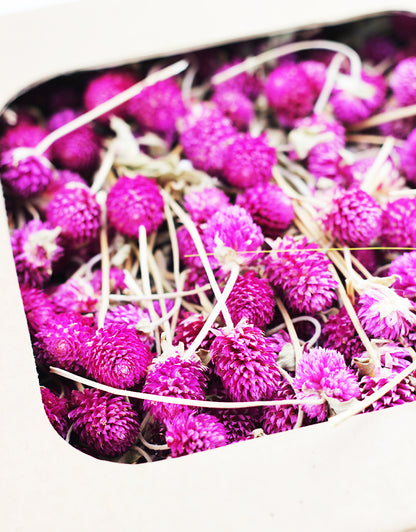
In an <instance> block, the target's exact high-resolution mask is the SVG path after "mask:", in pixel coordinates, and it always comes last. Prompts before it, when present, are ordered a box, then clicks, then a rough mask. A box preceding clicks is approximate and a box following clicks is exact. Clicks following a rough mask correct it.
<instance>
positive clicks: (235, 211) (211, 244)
mask: <svg viewBox="0 0 416 532" xmlns="http://www.w3.org/2000/svg"><path fill="white" fill-rule="evenodd" d="M202 241H203V243H204V245H205V249H206V251H207V252H208V253H214V254H215V255H214V256H209V260H210V263H211V265H212V266H213V267H215V268H218V267H219V266H221V268H222V269H223V270H224V271H227V269H228V268H229V265H230V262H232V261H234V262H237V263H239V264H244V265H249V264H251V263H253V262H254V261H255V260H256V259H257V258H258V256H259V251H260V248H261V246H262V245H263V242H264V236H263V234H262V232H261V229H260V227H259V226H258V225H256V224H255V223H254V222H253V219H252V218H251V216H250V214H249V213H248V212H247V211H246V210H245V209H243V208H242V207H239V206H238V205H232V206H229V207H224V208H223V209H221V210H220V211H218V212H217V213H215V214H214V215H213V216H212V217H211V218H210V219H209V220H208V222H207V223H206V224H205V227H204V228H203V233H202Z"/></svg>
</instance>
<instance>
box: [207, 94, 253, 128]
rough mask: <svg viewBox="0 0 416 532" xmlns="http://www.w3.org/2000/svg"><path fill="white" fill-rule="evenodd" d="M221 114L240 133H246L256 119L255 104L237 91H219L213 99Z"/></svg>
mask: <svg viewBox="0 0 416 532" xmlns="http://www.w3.org/2000/svg"><path fill="white" fill-rule="evenodd" d="M211 101H212V102H214V103H215V104H216V105H218V107H219V109H220V110H221V112H222V113H223V114H224V115H225V116H226V117H227V118H229V119H230V120H231V122H232V123H233V125H234V126H235V127H236V128H237V129H238V130H240V131H246V130H247V128H248V127H249V125H250V124H251V123H252V122H253V120H254V117H255V112H254V104H253V102H252V101H251V100H250V99H249V98H247V96H245V95H244V94H243V93H242V92H240V91H237V90H217V91H215V93H214V95H213V97H212V99H211Z"/></svg>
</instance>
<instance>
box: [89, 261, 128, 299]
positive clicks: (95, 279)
mask: <svg viewBox="0 0 416 532" xmlns="http://www.w3.org/2000/svg"><path fill="white" fill-rule="evenodd" d="M101 282H102V272H101V270H95V272H94V273H93V275H92V279H91V285H92V287H93V288H94V290H95V291H96V292H101ZM126 288H127V285H126V283H125V275H124V272H123V270H122V269H121V268H117V267H115V266H112V267H111V268H110V292H111V293H112V294H114V293H118V292H122V291H123V290H125V289H126Z"/></svg>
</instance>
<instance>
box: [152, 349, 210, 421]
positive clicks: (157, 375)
mask: <svg viewBox="0 0 416 532" xmlns="http://www.w3.org/2000/svg"><path fill="white" fill-rule="evenodd" d="M205 372H206V368H205V366H203V365H202V363H201V360H200V359H199V357H198V356H197V355H195V354H191V355H187V354H185V353H184V350H183V347H181V346H178V347H173V348H171V349H169V350H166V349H165V351H164V352H163V353H162V355H160V356H159V357H157V358H155V359H154V360H153V363H152V365H151V366H150V367H149V370H148V372H147V376H146V382H145V384H144V387H143V392H145V393H151V394H154V395H162V396H165V397H182V398H184V399H194V400H195V399H198V400H203V399H204V398H205V394H204V388H205V386H206V375H205ZM143 407H144V409H145V410H147V411H149V412H150V414H151V415H152V416H153V417H154V418H155V419H156V420H157V421H160V422H162V423H166V422H167V421H168V420H169V419H171V418H173V417H174V416H175V415H176V414H179V413H180V412H183V411H190V410H193V409H192V408H191V407H185V406H182V405H176V404H174V403H161V402H157V401H145V402H144V404H143Z"/></svg>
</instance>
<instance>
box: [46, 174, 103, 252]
mask: <svg viewBox="0 0 416 532" xmlns="http://www.w3.org/2000/svg"><path fill="white" fill-rule="evenodd" d="M46 219H47V220H48V222H49V223H50V224H51V225H53V226H54V227H58V226H59V227H61V237H62V240H63V241H64V243H65V245H66V246H67V247H69V248H77V247H80V246H83V245H86V244H89V243H90V242H91V241H92V240H94V239H95V238H96V237H97V236H98V232H99V229H100V225H101V208H100V206H99V204H98V202H97V200H96V199H95V196H94V195H93V194H92V193H91V192H90V189H89V188H88V187H85V186H83V185H82V184H78V183H69V184H68V185H66V186H65V187H62V188H61V189H60V190H59V191H58V192H57V193H56V195H55V197H54V198H53V199H52V201H51V202H50V203H49V205H48V207H47V210H46Z"/></svg>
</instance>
